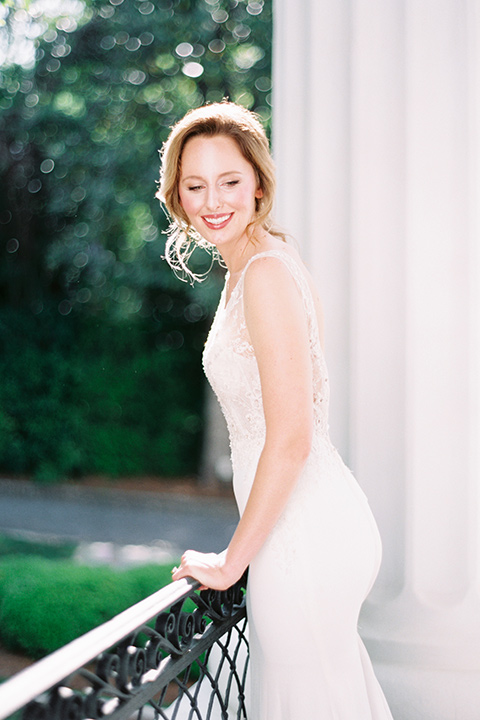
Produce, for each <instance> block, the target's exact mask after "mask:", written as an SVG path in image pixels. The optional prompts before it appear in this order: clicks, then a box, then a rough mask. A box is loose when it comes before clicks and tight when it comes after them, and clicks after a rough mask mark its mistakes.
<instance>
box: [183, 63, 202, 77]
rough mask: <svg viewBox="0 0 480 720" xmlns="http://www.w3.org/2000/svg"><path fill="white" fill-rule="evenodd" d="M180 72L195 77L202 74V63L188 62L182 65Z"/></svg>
mask: <svg viewBox="0 0 480 720" xmlns="http://www.w3.org/2000/svg"><path fill="white" fill-rule="evenodd" d="M182 72H183V74H184V75H187V77H191V78H197V77H200V75H202V74H203V65H200V63H197V62H188V63H185V65H184V66H183V67H182Z"/></svg>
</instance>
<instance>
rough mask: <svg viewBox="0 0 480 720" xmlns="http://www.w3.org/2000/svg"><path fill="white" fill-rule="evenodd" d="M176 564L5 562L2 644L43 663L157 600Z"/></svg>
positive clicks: (0, 592) (1, 570) (0, 591)
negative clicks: (151, 598)
mask: <svg viewBox="0 0 480 720" xmlns="http://www.w3.org/2000/svg"><path fill="white" fill-rule="evenodd" d="M170 568H171V565H168V566H164V565H146V566H142V567H136V568H132V569H128V570H115V569H112V568H109V567H87V566H79V565H75V564H73V563H72V562H67V561H63V560H62V561H60V560H57V561H53V560H48V559H45V558H35V557H13V556H12V557H7V558H4V559H2V560H1V561H0V640H1V642H2V644H3V645H4V646H5V647H6V648H7V649H9V650H12V651H14V652H21V653H24V654H25V655H27V656H28V657H32V658H40V657H43V656H44V655H46V654H48V653H50V652H53V651H54V650H56V649H57V648H59V647H62V646H63V645H65V644H66V643H68V642H70V641H71V640H74V639H75V638H76V637H79V636H80V635H83V634H84V633H86V632H88V631H89V630H91V629H92V628H94V627H97V626H98V625H100V624H101V623H103V622H106V621H107V620H109V619H110V618H112V617H114V616H115V615H117V614H118V613H120V612H122V611H123V610H125V609H126V608H128V607H130V606H131V605H133V604H135V603H136V602H139V601H140V600H142V599H143V598H145V597H147V596H148V595H151V594H152V593H154V592H156V591H157V590H159V589H160V588H161V587H163V586H165V585H167V584H168V583H169V582H170V580H171V573H170Z"/></svg>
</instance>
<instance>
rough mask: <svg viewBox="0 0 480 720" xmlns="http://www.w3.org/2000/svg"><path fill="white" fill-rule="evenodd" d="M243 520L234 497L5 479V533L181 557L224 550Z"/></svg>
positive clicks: (1, 515)
mask: <svg viewBox="0 0 480 720" xmlns="http://www.w3.org/2000/svg"><path fill="white" fill-rule="evenodd" d="M237 517H238V516H237V511H236V508H235V504H234V502H233V501H232V500H231V499H230V498H215V497H210V496H208V497H191V496H185V495H183V494H180V493H177V494H171V493H152V492H138V493H137V492H135V491H131V490H128V491H126V490H116V489H113V488H112V489H110V488H98V489H92V488H89V487H82V486H75V485H67V486H65V485H59V486H46V487H45V486H38V485H34V484H32V483H29V482H23V481H17V480H15V481H9V480H0V533H2V532H7V533H11V532H17V533H18V532H20V533H26V532H27V533H35V534H40V535H41V536H47V535H50V536H56V537H61V538H71V539H73V540H78V541H83V542H84V543H87V544H92V543H97V544H102V543H103V544H112V545H114V546H117V547H120V546H125V545H134V546H149V547H154V548H155V547H156V548H160V549H163V550H168V552H169V554H170V555H172V556H173V557H175V556H177V555H178V553H179V552H181V551H182V550H184V549H186V548H195V549H197V550H201V551H203V552H208V551H215V552H218V551H220V550H222V549H223V548H225V547H226V545H227V544H228V542H229V540H230V538H231V536H232V534H233V531H234V529H235V525H236V521H237ZM97 548H98V549H99V551H100V552H101V549H102V548H101V546H100V545H97ZM103 549H104V551H105V552H107V550H108V547H107V545H104V547H103Z"/></svg>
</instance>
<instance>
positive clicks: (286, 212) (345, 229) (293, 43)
mask: <svg viewBox="0 0 480 720" xmlns="http://www.w3.org/2000/svg"><path fill="white" fill-rule="evenodd" d="M348 7H349V5H348V2H345V1H344V0H336V1H335V2H331V0H302V1H301V2H292V1H291V0H276V3H275V9H274V43H273V48H274V74H275V77H274V122H273V152H274V157H275V161H276V163H277V167H278V173H279V179H280V182H279V188H278V194H277V212H276V216H277V218H278V221H279V224H280V225H282V226H283V227H284V228H285V229H286V230H287V232H289V233H290V234H291V235H292V236H293V238H294V240H295V241H296V242H297V243H298V245H299V246H300V248H301V251H302V254H303V257H304V258H305V260H306V262H307V264H308V265H309V266H310V268H311V269H312V271H315V273H316V275H317V277H318V278H319V285H320V286H321V287H322V289H323V290H324V293H323V295H324V302H325V314H326V316H327V325H328V330H329V332H328V340H327V345H328V358H329V364H330V373H331V378H330V381H331V385H332V387H333V388H334V396H335V400H334V402H333V403H332V414H331V428H332V437H334V438H335V442H336V444H337V446H338V447H339V449H341V450H342V452H343V453H344V455H347V454H348V432H349V424H348V386H349V366H348V360H349V317H348V306H349V289H350V280H349V273H350V263H349V248H348V238H349V213H348V212H346V211H345V210H346V208H347V207H348V201H349V194H350V187H349V172H350V171H349V154H350V143H349V102H350V99H349V92H348V89H349V73H348V67H349V50H348V48H349V12H348Z"/></svg>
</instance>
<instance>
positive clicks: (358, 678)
mask: <svg viewBox="0 0 480 720" xmlns="http://www.w3.org/2000/svg"><path fill="white" fill-rule="evenodd" d="M267 257H268V258H275V259H276V261H277V262H281V263H284V264H285V265H286V267H287V268H288V270H289V271H290V273H291V274H292V276H293V278H294V279H295V282H296V285H297V287H298V289H299V292H300V293H301V295H302V298H303V303H304V307H305V313H306V315H307V319H308V325H309V334H310V348H311V358H312V365H313V388H312V398H313V404H314V439H313V445H312V450H311V453H310V456H309V458H308V460H307V463H306V465H305V467H304V469H303V471H302V474H301V476H300V478H299V480H298V483H297V484H296V486H295V489H294V490H293V493H292V494H291V496H290V498H289V500H288V503H287V506H286V507H285V509H284V511H283V513H282V515H281V517H280V519H279V521H278V522H277V524H276V525H275V527H274V529H273V531H272V532H271V533H270V535H269V537H268V539H267V541H266V542H265V544H264V545H263V547H262V549H261V550H260V552H259V553H258V554H257V555H256V557H255V558H254V560H253V561H252V563H251V565H250V570H249V579H248V590H247V612H248V621H249V636H250V678H249V681H250V693H249V694H250V698H249V700H248V706H247V707H248V709H249V712H248V717H249V720H391V718H392V716H391V714H390V710H389V709H388V706H387V703H386V700H385V698H384V696H383V693H382V690H381V689H380V686H379V684H378V682H377V680H376V678H375V675H374V673H373V669H372V665H371V662H370V659H369V657H368V655H367V652H366V650H365V648H364V646H363V644H362V641H361V639H360V637H359V635H358V632H357V621H358V615H359V611H360V607H361V604H362V602H363V600H364V599H365V597H366V595H367V594H368V592H369V590H370V588H371V586H372V584H373V582H374V580H375V577H376V575H377V572H378V569H379V565H380V558H381V543H380V537H379V534H378V530H377V526H376V524H375V520H374V519H373V516H372V513H371V511H370V508H369V505H368V502H367V499H366V497H365V495H364V493H363V492H362V490H361V489H360V487H359V485H358V484H357V482H356V480H355V479H354V477H353V476H352V474H351V472H350V471H349V470H348V468H347V467H346V466H345V465H344V463H343V461H342V460H341V458H340V456H339V454H338V453H337V451H336V450H335V448H334V447H333V445H332V444H331V441H330V439H329V434H328V397H329V386H328V376H327V369H326V366H325V361H324V357H323V353H322V348H321V345H320V340H319V334H318V325H317V319H316V314H315V308H314V301H313V297H312V295H311V292H310V288H309V285H308V281H307V278H306V275H305V272H304V270H303V269H302V267H301V266H300V265H299V264H298V263H297V262H296V260H295V259H294V258H293V257H292V256H291V255H290V254H289V253H288V251H283V250H274V251H267V252H262V253H258V254H257V255H254V256H253V257H252V258H251V259H250V261H249V263H247V265H246V267H245V269H244V271H243V273H242V275H241V277H240V279H239V281H238V283H237V285H236V286H235V288H234V290H233V292H232V295H231V297H230V299H229V301H228V303H226V290H225V289H224V291H223V293H222V297H221V299H220V304H219V307H218V310H217V313H216V315H215V319H214V322H213V325H212V328H211V330H210V333H209V336H208V340H207V343H206V346H205V351H204V367H205V372H206V374H207V377H208V379H209V381H210V383H211V385H212V387H213V389H214V391H215V392H216V394H217V396H218V398H219V401H220V404H221V406H222V409H223V412H224V414H225V417H226V420H227V424H228V429H229V434H230V444H231V452H232V465H233V486H234V492H235V497H236V501H237V504H238V508H239V512H240V514H241V513H242V512H243V510H244V508H245V505H246V502H247V499H248V495H249V492H250V488H251V486H252V483H253V480H254V476H255V471H256V467H257V463H258V459H259V457H260V453H261V451H262V447H263V444H264V439H265V419H264V414H263V407H262V393H261V387H260V377H259V372H258V366H257V362H256V358H255V353H254V349H253V347H252V344H251V342H250V339H249V335H248V330H247V327H246V323H245V315H244V309H243V285H244V278H245V273H246V271H247V269H248V267H249V265H250V263H252V262H261V259H262V258H267ZM279 292H281V288H280V289H279Z"/></svg>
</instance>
